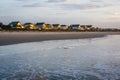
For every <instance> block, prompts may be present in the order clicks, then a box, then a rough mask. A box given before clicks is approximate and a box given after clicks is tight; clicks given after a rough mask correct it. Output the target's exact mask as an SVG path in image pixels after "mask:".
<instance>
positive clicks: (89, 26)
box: [80, 25, 92, 28]
mask: <svg viewBox="0 0 120 80" xmlns="http://www.w3.org/2000/svg"><path fill="white" fill-rule="evenodd" d="M80 26H81V27H89V28H90V27H92V25H80Z"/></svg>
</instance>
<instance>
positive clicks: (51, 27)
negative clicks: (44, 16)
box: [44, 24, 54, 30]
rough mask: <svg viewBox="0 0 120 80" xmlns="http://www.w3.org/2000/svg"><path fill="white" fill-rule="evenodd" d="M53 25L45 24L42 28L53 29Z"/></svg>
mask: <svg viewBox="0 0 120 80" xmlns="http://www.w3.org/2000/svg"><path fill="white" fill-rule="evenodd" d="M53 29H54V27H53V25H52V24H46V27H45V28H44V30H53Z"/></svg>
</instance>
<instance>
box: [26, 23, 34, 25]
mask: <svg viewBox="0 0 120 80" xmlns="http://www.w3.org/2000/svg"><path fill="white" fill-rule="evenodd" d="M25 24H33V23H24V25H25Z"/></svg>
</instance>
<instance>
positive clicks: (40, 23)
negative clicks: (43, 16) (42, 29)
mask: <svg viewBox="0 0 120 80" xmlns="http://www.w3.org/2000/svg"><path fill="white" fill-rule="evenodd" d="M43 24H45V23H44V22H38V23H36V25H43Z"/></svg>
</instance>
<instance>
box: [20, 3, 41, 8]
mask: <svg viewBox="0 0 120 80" xmlns="http://www.w3.org/2000/svg"><path fill="white" fill-rule="evenodd" d="M22 7H43V5H42V4H40V3H31V4H25V5H23V6H22Z"/></svg>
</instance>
